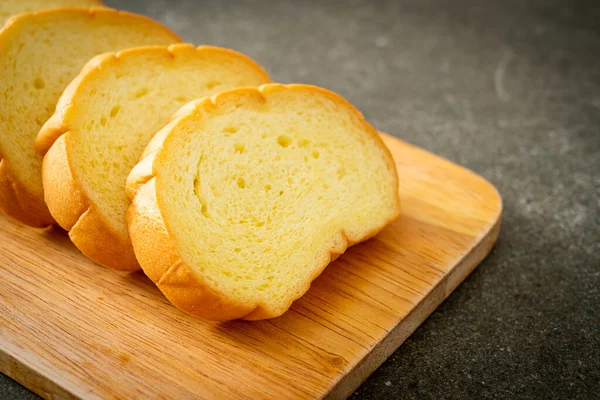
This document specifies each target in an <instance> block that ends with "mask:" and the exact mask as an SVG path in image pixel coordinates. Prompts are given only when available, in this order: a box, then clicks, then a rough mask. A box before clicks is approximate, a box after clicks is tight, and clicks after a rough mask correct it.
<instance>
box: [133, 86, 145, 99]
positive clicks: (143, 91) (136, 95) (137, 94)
mask: <svg viewBox="0 0 600 400" xmlns="http://www.w3.org/2000/svg"><path fill="white" fill-rule="evenodd" d="M147 94H148V88H141V89H138V91H137V92H135V97H136V98H138V99H139V98H140V97H144V96H145V95H147Z"/></svg>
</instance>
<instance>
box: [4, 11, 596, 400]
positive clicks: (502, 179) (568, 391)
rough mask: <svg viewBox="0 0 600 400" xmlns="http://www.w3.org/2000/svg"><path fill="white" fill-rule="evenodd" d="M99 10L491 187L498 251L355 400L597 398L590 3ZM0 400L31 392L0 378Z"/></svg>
mask: <svg viewBox="0 0 600 400" xmlns="http://www.w3.org/2000/svg"><path fill="white" fill-rule="evenodd" d="M107 3H108V4H109V5H111V6H115V7H118V8H123V9H126V10H130V11H135V12H139V13H142V14H146V15H149V16H151V17H154V18H156V19H158V20H160V21H162V22H164V23H166V24H167V25H169V26H170V27H171V28H173V29H174V30H176V31H177V32H178V33H180V34H181V35H182V36H183V37H184V38H185V39H186V40H187V41H190V42H194V43H196V44H214V45H220V46H226V47H230V48H234V49H237V50H240V51H242V52H245V53H247V54H248V55H250V56H251V57H253V58H255V59H256V60H257V61H258V62H260V63H261V64H262V65H264V66H265V67H266V68H267V70H268V71H269V72H270V73H271V74H272V77H273V78H274V79H275V80H277V81H281V82H304V83H312V84H317V85H322V86H325V87H327V88H329V89H332V90H334V91H336V92H339V93H340V94H342V95H343V96H345V97H347V98H348V99H349V100H350V101H351V102H352V103H354V104H355V105H356V106H357V107H358V108H359V109H361V110H362V111H363V112H364V113H365V116H366V117H367V119H368V120H369V121H370V122H371V123H372V124H374V125H375V126H376V127H377V128H378V129H380V130H383V131H386V132H389V133H392V134H394V135H397V136H398V137H400V138H402V139H404V140H406V141H408V142H410V143H413V144H416V145H418V146H421V147H424V148H426V149H429V150H431V151H433V152H435V153H437V154H440V155H442V156H444V157H447V158H449V159H451V160H453V161H456V162H458V163H460V164H462V165H464V166H466V167H468V168H470V169H472V170H474V171H476V172H478V173H479V174H481V175H483V176H485V177H486V178H487V179H489V180H490V181H491V182H493V183H494V184H495V185H496V186H497V187H498V188H499V190H500V192H501V194H502V196H503V198H504V202H505V215H504V224H503V230H502V233H501V237H500V240H499V242H498V245H497V247H496V249H495V250H494V251H493V253H492V254H491V256H490V257H489V258H488V259H487V260H486V261H485V262H484V263H483V264H481V266H480V267H479V268H477V269H476V270H475V272H474V273H473V274H472V275H471V276H470V277H469V278H468V279H467V280H466V281H465V283H464V284H463V285H462V286H461V287H459V289H458V290H457V291H456V292H455V293H454V294H453V295H452V296H451V297H450V298H449V299H448V300H447V301H446V302H445V303H444V304H443V305H442V306H441V307H440V308H439V309H438V310H437V311H436V312H435V313H434V314H433V315H432V316H431V317H430V318H429V319H428V320H427V321H426V322H425V323H424V324H423V325H422V326H421V327H420V328H419V329H418V330H417V331H416V332H415V333H414V334H413V335H412V336H411V337H410V338H409V339H408V341H407V342H406V343H405V344H404V345H402V346H401V348H400V349H399V350H398V351H396V353H394V355H393V356H392V357H391V358H390V359H389V360H388V361H387V362H386V363H385V364H384V365H383V366H382V367H381V368H380V369H379V370H377V372H375V373H374V374H373V375H372V376H371V377H370V378H369V379H368V380H367V382H366V383H365V384H364V385H362V386H361V387H360V388H359V389H358V391H357V393H356V394H355V395H354V396H353V398H356V399H374V398H405V399H411V398H419V399H420V398H436V399H438V398H447V399H463V398H507V399H512V398H572V399H576V398H581V399H587V398H593V397H595V396H598V393H600V383H599V382H600V372H599V371H600V333H599V331H600V311H599V309H600V232H599V227H600V200H599V195H600V2H598V1H583V0H575V1H559V0H555V1H552V0H547V1H541V0H529V1H521V0H509V1H503V2H493V1H478V0H452V1H441V0H419V1H409V0H406V1H368V0H357V1H349V2H341V1H291V0H289V1H268V2H267V1H252V2H250V1H193V0H187V1H183V0H181V1H176V0H171V1H167V0H148V1H125V0H122V1H118V0H112V1H111V0H107ZM496 3H498V4H496ZM0 398H6V399H28V398H35V396H34V395H33V394H31V393H30V392H28V391H27V390H26V389H23V388H22V387H21V386H19V385H18V384H16V383H15V382H13V381H11V380H10V379H8V378H6V377H5V376H3V375H1V374H0Z"/></svg>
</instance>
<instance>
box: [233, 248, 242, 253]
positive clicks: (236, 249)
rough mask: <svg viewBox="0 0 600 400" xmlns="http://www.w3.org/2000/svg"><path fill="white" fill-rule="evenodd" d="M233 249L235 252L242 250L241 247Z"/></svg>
mask: <svg viewBox="0 0 600 400" xmlns="http://www.w3.org/2000/svg"><path fill="white" fill-rule="evenodd" d="M233 251H235V252H236V253H239V252H240V251H242V249H241V248H239V247H236V248H235V249H233Z"/></svg>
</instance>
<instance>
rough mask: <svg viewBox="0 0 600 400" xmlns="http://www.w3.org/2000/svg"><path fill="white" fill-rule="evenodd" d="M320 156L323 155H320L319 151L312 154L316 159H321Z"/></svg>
mask: <svg viewBox="0 0 600 400" xmlns="http://www.w3.org/2000/svg"><path fill="white" fill-rule="evenodd" d="M320 155H321V154H320V153H319V152H318V151H316V150H315V151H313V152H312V156H313V158H315V159H317V158H319V156H320Z"/></svg>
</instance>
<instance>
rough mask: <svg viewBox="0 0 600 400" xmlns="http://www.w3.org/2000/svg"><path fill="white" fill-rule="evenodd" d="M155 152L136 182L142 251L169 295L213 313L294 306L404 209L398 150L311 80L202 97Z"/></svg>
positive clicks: (162, 135)
mask: <svg viewBox="0 0 600 400" xmlns="http://www.w3.org/2000/svg"><path fill="white" fill-rule="evenodd" d="M144 154H145V158H144V159H142V160H141V161H140V163H138V165H137V166H136V167H135V168H134V169H133V170H132V172H131V174H130V176H129V178H128V183H127V185H128V195H129V198H130V199H131V205H130V207H129V209H128V211H127V222H128V226H129V233H130V237H131V239H132V242H133V246H134V250H135V251H136V254H137V255H138V260H139V261H140V264H141V266H142V268H143V269H144V271H145V272H146V274H147V275H148V276H149V277H150V278H151V279H152V280H153V281H154V282H155V283H156V284H157V285H158V287H159V288H160V290H161V291H162V292H163V293H164V294H165V295H166V297H167V298H168V299H169V300H170V301H171V302H172V303H173V304H174V305H176V306H177V307H178V308H180V309H182V310H183V311H185V312H188V313H191V314H193V315H196V316H199V317H202V318H207V319H211V320H229V319H235V318H243V319H248V320H256V319H264V318H272V317H276V316H279V315H281V314H283V313H284V312H285V311H286V310H287V309H288V308H289V307H290V306H291V304H292V302H293V301H294V300H296V299H297V298H299V297H300V296H302V295H303V294H304V293H305V292H306V291H307V290H308V288H309V287H310V283H311V282H312V281H313V280H314V279H315V278H316V277H317V276H318V275H319V274H320V273H321V272H322V271H323V269H324V268H325V267H326V266H327V265H328V264H329V263H330V262H331V261H332V260H334V259H335V258H337V256H339V255H340V254H342V253H343V252H344V251H345V250H346V248H347V247H349V246H351V245H353V244H356V243H358V242H361V241H363V240H366V239H368V238H370V237H372V236H373V235H375V234H376V233H378V232H379V231H380V230H381V229H383V227H385V226H386V225H387V224H388V223H389V222H391V221H392V220H394V219H395V218H396V217H397V216H398V215H399V213H400V200H399V196H398V177H397V173H396V167H395V163H394V161H393V159H392V156H391V154H390V152H389V150H388V149H387V148H386V147H385V145H384V144H383V142H382V140H381V139H380V137H379V135H378V134H377V132H376V130H375V129H374V128H373V127H371V126H370V125H369V124H368V123H367V122H366V121H365V120H364V118H363V117H362V115H361V114H360V113H359V112H358V111H357V110H356V109H355V108H354V107H353V106H352V105H350V103H348V102H347V101H346V100H344V99H343V98H341V97H340V96H338V95H336V94H334V93H332V92H329V91H327V90H325V89H322V88H318V87H314V86H307V85H280V84H267V85H263V86H261V87H259V88H241V89H234V90H230V91H226V92H223V93H220V94H218V95H216V96H214V97H212V98H205V99H202V100H200V101H195V102H193V103H191V104H189V105H188V106H186V108H185V109H184V110H183V112H180V113H179V115H178V118H176V119H175V120H174V121H172V122H171V123H170V124H168V125H167V126H166V127H165V128H164V129H162V130H161V131H160V132H159V133H158V134H157V136H156V137H155V138H154V140H153V142H152V143H151V145H150V146H149V148H148V149H146V151H145V153H144ZM159 249H168V251H166V254H168V256H164V254H163V253H161V251H160V250H159Z"/></svg>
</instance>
